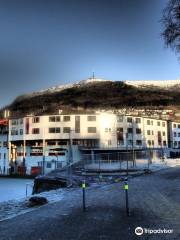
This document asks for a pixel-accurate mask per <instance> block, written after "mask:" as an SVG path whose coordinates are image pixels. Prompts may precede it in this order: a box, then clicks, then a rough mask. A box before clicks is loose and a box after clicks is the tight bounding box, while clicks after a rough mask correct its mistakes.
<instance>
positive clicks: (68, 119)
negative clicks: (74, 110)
mask: <svg viewBox="0 0 180 240" xmlns="http://www.w3.org/2000/svg"><path fill="white" fill-rule="evenodd" d="M70 120H71V118H70V116H64V117H63V121H64V122H69V121H70Z"/></svg>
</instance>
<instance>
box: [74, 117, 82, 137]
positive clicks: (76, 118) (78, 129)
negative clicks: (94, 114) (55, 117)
mask: <svg viewBox="0 0 180 240" xmlns="http://www.w3.org/2000/svg"><path fill="white" fill-rule="evenodd" d="M80 120H81V118H80V116H75V133H80V125H81V124H80V123H81V122H80Z"/></svg>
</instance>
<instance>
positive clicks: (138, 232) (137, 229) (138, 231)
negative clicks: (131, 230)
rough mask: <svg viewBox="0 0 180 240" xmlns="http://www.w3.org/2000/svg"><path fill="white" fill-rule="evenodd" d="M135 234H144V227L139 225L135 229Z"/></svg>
mask: <svg viewBox="0 0 180 240" xmlns="http://www.w3.org/2000/svg"><path fill="white" fill-rule="evenodd" d="M135 234H136V235H139V236H140V235H142V234H143V228H142V227H137V228H136V229H135Z"/></svg>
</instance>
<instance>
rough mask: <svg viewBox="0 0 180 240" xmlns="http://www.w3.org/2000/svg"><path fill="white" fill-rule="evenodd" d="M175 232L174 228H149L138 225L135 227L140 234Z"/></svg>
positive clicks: (136, 232)
mask: <svg viewBox="0 0 180 240" xmlns="http://www.w3.org/2000/svg"><path fill="white" fill-rule="evenodd" d="M170 233H173V229H165V228H163V229H160V228H159V229H149V228H142V227H137V228H135V234H136V235H138V236H140V235H142V234H170Z"/></svg>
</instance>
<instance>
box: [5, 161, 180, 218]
mask: <svg viewBox="0 0 180 240" xmlns="http://www.w3.org/2000/svg"><path fill="white" fill-rule="evenodd" d="M177 165H180V159H165V160H164V161H159V160H158V161H153V164H151V165H150V169H151V170H152V171H158V170H161V169H165V168H169V167H175V166H177ZM142 166H143V161H142ZM4 180H6V181H7V180H9V182H8V181H7V182H6V181H4V182H3V179H0V186H1V189H3V191H4V193H5V189H6V187H7V189H8V188H9V190H8V194H7V196H8V198H9V199H11V200H8V201H4V202H2V199H3V197H1V202H0V221H3V220H5V219H9V218H13V217H15V216H17V215H20V214H23V213H26V212H30V211H33V210H35V209H37V208H39V207H28V199H29V197H30V195H29V196H28V197H27V198H26V197H25V188H24V187H25V184H26V183H27V182H29V183H30V182H31V181H32V180H28V181H27V180H24V185H23V184H22V182H21V183H20V181H21V180H22V179H13V183H12V179H4ZM18 180H20V181H18ZM5 183H7V186H6V185H5ZM12 186H13V188H12ZM18 186H21V188H20V187H19V188H18ZM22 186H23V188H22ZM96 186H97V185H96V184H95V185H93V186H92V187H93V188H94V187H96ZM102 186H103V184H102ZM10 187H11V190H12V189H14V190H13V191H12V192H14V200H12V196H13V195H12V194H11V193H10ZM1 189H0V191H1ZM17 189H19V193H18V191H17V192H16V194H15V190H17ZM70 191H72V192H74V191H76V192H77V191H81V190H80V189H78V188H75V189H73V188H72V189H65V188H64V189H57V190H52V191H49V192H43V193H40V194H36V195H38V196H43V197H46V198H47V200H48V204H52V203H55V202H59V201H61V200H63V198H64V196H65V195H66V194H67V193H68V192H70ZM1 195H3V194H1ZM5 200H7V197H5Z"/></svg>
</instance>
